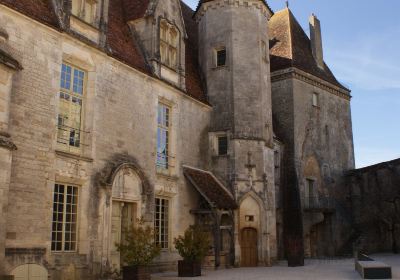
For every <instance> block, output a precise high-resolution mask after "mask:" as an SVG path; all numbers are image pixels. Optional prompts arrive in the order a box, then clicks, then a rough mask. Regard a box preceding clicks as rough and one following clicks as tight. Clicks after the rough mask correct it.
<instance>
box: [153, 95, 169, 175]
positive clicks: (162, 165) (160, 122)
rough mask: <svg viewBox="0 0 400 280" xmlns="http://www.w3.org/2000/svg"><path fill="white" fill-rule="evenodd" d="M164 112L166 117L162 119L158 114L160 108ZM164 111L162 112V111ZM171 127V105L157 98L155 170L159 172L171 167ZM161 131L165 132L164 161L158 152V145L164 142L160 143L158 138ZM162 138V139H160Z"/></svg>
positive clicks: (166, 170) (167, 170)
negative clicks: (163, 110)
mask: <svg viewBox="0 0 400 280" xmlns="http://www.w3.org/2000/svg"><path fill="white" fill-rule="evenodd" d="M164 108H165V110H166V111H167V112H166V114H167V115H166V119H163V117H162V116H160V109H164ZM163 113H164V112H163ZM171 127H172V105H171V104H169V103H167V102H165V101H164V100H159V101H158V104H157V138H156V143H157V146H156V167H157V171H158V172H161V173H165V172H170V170H171V168H172V167H173V164H172V159H173V156H171ZM161 131H164V132H166V143H165V146H166V147H165V148H166V152H165V155H164V157H165V162H164V161H162V160H160V159H159V156H160V152H159V145H160V144H164V143H160V142H159V139H160V137H162V136H161V135H159V133H160V132H161ZM161 140H162V139H161Z"/></svg>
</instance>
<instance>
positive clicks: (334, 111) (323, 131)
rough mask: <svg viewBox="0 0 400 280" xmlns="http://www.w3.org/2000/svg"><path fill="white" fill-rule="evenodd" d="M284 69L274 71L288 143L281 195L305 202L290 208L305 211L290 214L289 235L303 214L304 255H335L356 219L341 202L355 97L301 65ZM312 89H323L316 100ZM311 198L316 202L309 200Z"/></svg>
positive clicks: (281, 128)
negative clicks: (311, 187) (339, 91)
mask: <svg viewBox="0 0 400 280" xmlns="http://www.w3.org/2000/svg"><path fill="white" fill-rule="evenodd" d="M285 71H286V72H285ZM285 71H282V72H281V73H279V72H275V73H273V74H272V81H273V83H272V100H273V107H272V108H273V115H274V120H275V122H276V125H275V127H274V129H275V131H276V133H277V135H278V136H279V137H280V138H281V139H282V140H283V142H284V143H285V150H284V154H283V155H284V159H286V161H285V163H284V166H283V172H284V174H285V175H284V176H283V178H282V179H283V181H282V186H283V187H282V188H281V194H280V195H281V197H283V198H284V202H285V203H287V205H289V206H290V207H291V208H294V206H295V205H296V203H297V201H299V203H301V206H299V207H298V209H297V210H296V209H292V210H290V209H286V211H289V210H290V211H292V212H293V213H297V212H296V211H301V213H300V215H301V218H300V217H297V216H295V215H299V213H297V214H293V213H292V214H287V215H286V216H289V217H290V221H287V222H286V223H288V224H290V225H291V228H289V229H287V230H286V235H287V234H291V233H294V232H295V230H296V229H295V228H293V227H294V224H295V223H296V221H298V219H297V218H300V219H303V225H302V226H303V230H304V233H302V234H303V237H304V251H305V256H326V255H334V254H337V253H338V252H339V251H340V248H341V246H342V245H343V243H345V242H346V240H347V238H348V236H347V233H346V231H347V229H348V228H349V227H350V224H351V221H350V219H347V217H348V216H350V215H351V211H350V209H348V208H346V207H344V206H343V205H342V204H341V203H340V202H341V201H342V196H343V191H344V182H343V179H342V178H343V174H344V172H346V171H348V170H351V169H353V168H354V152H353V136H352V123H351V111H350V98H349V96H347V97H344V96H343V94H336V91H337V89H335V86H333V85H329V84H328V83H326V82H323V81H321V80H320V79H318V78H316V77H313V76H311V75H309V74H306V73H304V72H302V71H300V70H298V69H288V70H285ZM294 73H296V74H294ZM322 83H324V86H322ZM313 94H317V95H318V105H317V106H313ZM335 147H340V148H339V149H337V148H335ZM288 174H291V175H290V176H289V175H288ZM292 177H293V178H292ZM291 178H292V179H291ZM307 179H312V180H313V181H314V183H315V185H314V186H315V190H314V191H313V193H309V191H308V190H307ZM285 181H286V182H285ZM293 185H295V187H293ZM296 197H298V198H296ZM288 199H292V200H291V201H290V202H289V201H288ZM310 200H312V201H313V202H315V204H316V205H308V204H309V201H310ZM284 213H285V212H284ZM284 217H285V214H284ZM284 234H285V233H284ZM327 244H329V245H327Z"/></svg>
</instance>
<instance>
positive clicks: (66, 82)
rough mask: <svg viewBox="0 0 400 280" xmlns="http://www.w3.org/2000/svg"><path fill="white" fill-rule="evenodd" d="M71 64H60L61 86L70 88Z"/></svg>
mask: <svg viewBox="0 0 400 280" xmlns="http://www.w3.org/2000/svg"><path fill="white" fill-rule="evenodd" d="M71 71H72V69H71V66H69V65H66V64H62V66H61V88H64V89H70V88H71Z"/></svg>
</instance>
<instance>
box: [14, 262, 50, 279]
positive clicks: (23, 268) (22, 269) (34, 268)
mask: <svg viewBox="0 0 400 280" xmlns="http://www.w3.org/2000/svg"><path fill="white" fill-rule="evenodd" d="M10 275H12V276H14V280H47V279H48V272H47V270H46V269H45V268H44V267H43V266H41V265H38V264H24V265H20V266H17V267H16V268H14V269H13V270H12V271H11V273H10Z"/></svg>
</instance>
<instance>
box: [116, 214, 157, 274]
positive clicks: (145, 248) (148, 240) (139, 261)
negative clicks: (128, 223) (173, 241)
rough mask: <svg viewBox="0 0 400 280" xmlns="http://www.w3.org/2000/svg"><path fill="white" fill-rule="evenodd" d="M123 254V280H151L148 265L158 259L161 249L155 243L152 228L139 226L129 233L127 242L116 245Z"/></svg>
mask: <svg viewBox="0 0 400 280" xmlns="http://www.w3.org/2000/svg"><path fill="white" fill-rule="evenodd" d="M116 246H117V248H118V251H119V252H120V253H121V259H122V261H123V264H124V266H123V267H122V279H123V280H150V272H149V270H148V265H149V264H150V263H151V262H152V261H153V259H154V258H155V257H157V256H158V255H159V254H160V252H161V249H160V247H159V246H158V245H157V244H156V243H155V240H154V230H153V228H151V227H150V226H143V221H140V222H139V226H137V227H134V226H132V228H130V229H129V230H128V231H127V234H126V237H125V240H123V242H121V243H120V244H116Z"/></svg>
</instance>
